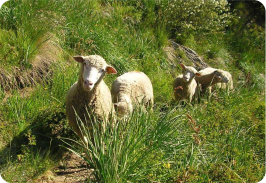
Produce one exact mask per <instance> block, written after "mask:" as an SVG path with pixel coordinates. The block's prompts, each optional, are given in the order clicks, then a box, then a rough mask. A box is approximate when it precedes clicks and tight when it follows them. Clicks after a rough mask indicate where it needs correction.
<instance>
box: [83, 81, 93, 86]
mask: <svg viewBox="0 0 266 183" xmlns="http://www.w3.org/2000/svg"><path fill="white" fill-rule="evenodd" d="M84 84H85V85H86V86H91V85H93V82H91V81H88V80H86V81H84Z"/></svg>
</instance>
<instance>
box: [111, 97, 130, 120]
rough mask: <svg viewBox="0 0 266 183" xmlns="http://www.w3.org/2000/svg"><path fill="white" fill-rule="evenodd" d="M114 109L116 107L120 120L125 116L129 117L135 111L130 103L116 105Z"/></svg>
mask: <svg viewBox="0 0 266 183" xmlns="http://www.w3.org/2000/svg"><path fill="white" fill-rule="evenodd" d="M114 107H115V110H116V112H117V115H118V117H120V118H121V117H124V116H128V115H129V114H130V113H131V112H132V111H133V107H132V104H129V103H128V102H124V101H123V102H118V103H114Z"/></svg>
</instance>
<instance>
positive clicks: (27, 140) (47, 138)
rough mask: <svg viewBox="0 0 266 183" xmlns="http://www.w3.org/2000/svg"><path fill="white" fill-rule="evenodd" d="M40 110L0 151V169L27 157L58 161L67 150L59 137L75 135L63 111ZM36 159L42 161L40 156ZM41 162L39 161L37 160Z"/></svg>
mask: <svg viewBox="0 0 266 183" xmlns="http://www.w3.org/2000/svg"><path fill="white" fill-rule="evenodd" d="M60 110H61V109H58V110H56V111H53V112H52V110H51V109H50V110H46V111H40V112H39V115H38V116H37V117H36V118H35V119H34V120H33V122H32V123H31V125H29V126H28V127H27V128H26V129H25V130H23V131H22V132H21V133H20V134H19V135H17V136H16V137H14V138H13V139H12V141H11V142H10V143H9V144H8V145H7V146H6V147H4V148H3V149H2V150H1V151H0V171H1V172H2V171H3V168H4V167H6V166H9V165H10V164H14V163H19V162H21V161H23V160H25V159H27V158H29V157H35V156H41V157H46V158H49V159H51V160H53V161H58V160H60V159H61V158H62V156H63V154H64V153H65V152H66V151H67V150H66V149H65V148H64V147H62V145H64V146H65V144H63V142H62V141H61V140H60V137H75V135H74V132H73V131H72V130H71V129H70V128H69V127H68V124H67V121H66V115H65V112H63V111H62V110H61V111H60ZM36 161H42V158H41V159H39V160H36ZM38 163H41V162H38Z"/></svg>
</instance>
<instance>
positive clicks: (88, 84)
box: [66, 55, 117, 143]
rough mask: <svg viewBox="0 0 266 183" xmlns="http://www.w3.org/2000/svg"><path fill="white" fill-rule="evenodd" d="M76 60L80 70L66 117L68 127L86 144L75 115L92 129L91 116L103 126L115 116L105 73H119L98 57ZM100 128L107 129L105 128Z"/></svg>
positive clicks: (72, 89) (67, 107)
mask: <svg viewBox="0 0 266 183" xmlns="http://www.w3.org/2000/svg"><path fill="white" fill-rule="evenodd" d="M73 58H74V59H75V60H76V61H77V62H79V63H80V65H81V66H80V73H79V78H78V81H77V82H76V83H74V84H73V85H72V86H71V88H70V89H69V91H68V93H67V96H66V115H67V118H68V122H69V125H70V126H71V127H72V128H73V130H74V131H75V132H76V133H77V135H78V136H79V137H80V138H81V139H82V140H83V141H84V142H85V143H87V139H86V137H85V136H83V134H82V132H81V130H80V127H79V125H78V123H77V116H76V114H77V115H78V116H79V118H80V119H81V121H82V122H83V124H84V125H85V126H87V127H89V128H91V125H92V124H91V121H90V119H92V116H93V117H94V119H97V120H100V121H102V122H104V121H106V120H107V119H108V117H109V116H110V114H113V113H114V109H113V104H112V98H111V93H110V90H109V88H108V86H107V85H106V84H105V82H104V81H103V78H104V76H105V74H106V73H108V74H116V73H117V72H116V70H115V69H114V68H113V67H112V66H110V65H107V63H106V62H105V60H104V59H103V58H102V57H101V56H99V55H90V56H85V57H84V56H76V57H73ZM75 113H76V114H75ZM88 114H89V115H88ZM101 127H102V128H103V129H104V125H103V126H101Z"/></svg>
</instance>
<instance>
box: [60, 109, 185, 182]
mask: <svg viewBox="0 0 266 183" xmlns="http://www.w3.org/2000/svg"><path fill="white" fill-rule="evenodd" d="M171 114H172V111H169V112H166V113H165V114H163V115H161V116H159V115H154V114H153V113H152V114H149V113H146V112H143V111H141V110H140V109H135V110H134V112H133V113H132V115H131V116H130V117H129V118H126V119H121V120H118V121H117V122H116V123H115V124H113V125H112V121H113V119H111V120H110V121H109V122H107V121H106V124H107V125H106V129H105V130H104V131H101V130H100V128H99V125H98V124H99V123H100V122H99V121H96V122H92V130H89V129H88V128H87V127H86V126H84V125H83V123H82V122H81V121H80V120H78V121H79V126H80V129H81V130H82V132H83V134H84V136H85V137H86V138H87V139H88V146H87V145H86V144H85V143H83V142H80V141H74V140H71V139H64V142H65V144H66V145H67V146H66V148H68V149H69V150H70V151H72V152H74V153H76V154H77V155H78V156H80V157H83V158H84V160H85V161H86V162H87V163H88V164H89V165H90V167H91V168H92V169H94V172H93V175H94V179H95V181H96V182H106V183H108V182H127V181H130V182H136V181H139V180H141V179H142V177H143V175H144V174H146V173H147V172H146V171H148V169H141V167H142V166H144V165H145V164H147V161H148V157H150V155H151V154H152V153H155V152H156V151H158V150H159V149H160V148H161V146H162V145H163V144H164V143H166V142H169V141H170V140H171V139H172V138H173V134H174V133H175V132H176V128H177V125H176V122H177V120H178V119H179V117H180V116H172V115H171ZM77 119H79V117H78V116H77ZM79 149H83V150H84V152H83V153H82V151H80V150H79ZM84 154H85V155H84Z"/></svg>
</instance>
